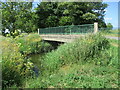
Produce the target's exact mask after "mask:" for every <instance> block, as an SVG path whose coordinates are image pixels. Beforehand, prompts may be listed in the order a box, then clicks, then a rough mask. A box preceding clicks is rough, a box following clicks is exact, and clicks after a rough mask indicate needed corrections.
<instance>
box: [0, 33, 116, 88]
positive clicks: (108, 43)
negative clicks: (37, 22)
mask: <svg viewBox="0 0 120 90" xmlns="http://www.w3.org/2000/svg"><path fill="white" fill-rule="evenodd" d="M43 46H44V47H43ZM1 47H2V51H3V55H2V74H3V80H2V81H3V85H4V87H11V88H18V87H22V88H117V87H118V41H117V40H110V39H106V38H104V37H103V36H101V35H100V34H97V35H88V36H86V37H85V38H80V39H77V40H76V41H74V42H72V43H65V44H63V45H61V46H59V47H58V49H57V50H53V51H51V52H49V53H47V54H46V55H45V56H44V57H43V58H42V59H41V60H40V66H39V67H40V74H39V76H38V77H33V73H34V72H33V71H32V68H33V66H34V63H32V62H31V61H30V60H29V59H27V58H25V57H26V56H27V55H29V54H31V53H39V52H45V51H49V49H50V48H49V47H50V45H49V44H47V43H46V44H45V43H44V42H42V40H41V38H40V37H39V36H38V35H37V34H30V35H21V36H18V37H16V38H14V39H13V38H6V37H2V42H1ZM38 65H39V64H38ZM31 76H32V77H31Z"/></svg>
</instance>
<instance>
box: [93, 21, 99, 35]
mask: <svg viewBox="0 0 120 90" xmlns="http://www.w3.org/2000/svg"><path fill="white" fill-rule="evenodd" d="M97 32H98V23H97V22H95V23H94V33H97Z"/></svg>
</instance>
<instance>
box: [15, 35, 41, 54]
mask: <svg viewBox="0 0 120 90" xmlns="http://www.w3.org/2000/svg"><path fill="white" fill-rule="evenodd" d="M14 40H15V42H16V43H17V45H18V47H19V51H20V52H21V53H22V54H25V55H27V54H30V53H37V52H39V48H41V45H40V43H41V40H42V39H41V37H40V36H39V35H38V34H28V35H23V34H21V35H19V36H17V37H16V38H15V39H14Z"/></svg>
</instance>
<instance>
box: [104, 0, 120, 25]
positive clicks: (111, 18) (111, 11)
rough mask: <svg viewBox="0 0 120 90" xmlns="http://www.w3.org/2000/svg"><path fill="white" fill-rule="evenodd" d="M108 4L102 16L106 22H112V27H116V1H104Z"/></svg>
mask: <svg viewBox="0 0 120 90" xmlns="http://www.w3.org/2000/svg"><path fill="white" fill-rule="evenodd" d="M105 3H107V4H108V7H107V8H106V9H105V10H106V13H105V14H106V15H105V17H104V19H105V22H106V23H112V25H113V27H118V2H105Z"/></svg>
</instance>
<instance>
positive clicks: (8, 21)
mask: <svg viewBox="0 0 120 90" xmlns="http://www.w3.org/2000/svg"><path fill="white" fill-rule="evenodd" d="M36 18H37V16H36V14H35V12H33V11H32V2H4V3H2V26H3V28H2V32H3V34H4V32H5V29H9V31H10V35H13V36H14V35H15V34H14V33H15V32H18V30H19V31H21V32H27V33H30V32H33V31H35V30H36V29H37V27H36V23H35V21H36Z"/></svg>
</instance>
